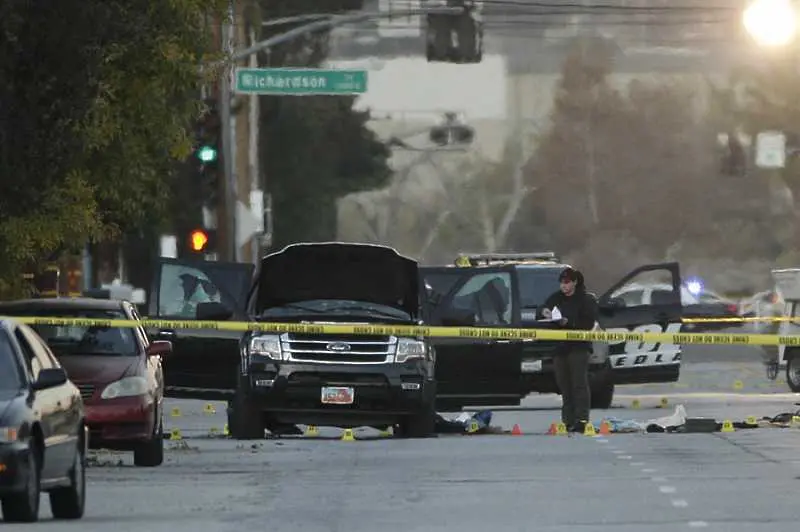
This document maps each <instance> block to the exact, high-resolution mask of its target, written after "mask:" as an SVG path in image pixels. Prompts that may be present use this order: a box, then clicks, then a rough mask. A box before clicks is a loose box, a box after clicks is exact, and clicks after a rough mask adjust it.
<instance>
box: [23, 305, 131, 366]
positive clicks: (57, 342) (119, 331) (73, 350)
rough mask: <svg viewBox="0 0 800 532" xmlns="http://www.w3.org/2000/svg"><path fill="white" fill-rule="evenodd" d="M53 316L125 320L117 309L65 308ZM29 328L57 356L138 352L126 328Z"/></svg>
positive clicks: (40, 311) (45, 311)
mask: <svg viewBox="0 0 800 532" xmlns="http://www.w3.org/2000/svg"><path fill="white" fill-rule="evenodd" d="M26 313H27V314H33V315H39V316H47V315H55V314H56V312H55V311H54V310H53V309H37V310H35V311H27V312H26ZM17 314H20V313H17ZM57 315H59V316H69V317H80V318H95V319H101V320H102V319H105V320H109V319H115V320H125V319H128V316H127V315H126V314H125V313H124V312H123V311H122V310H121V309H120V310H98V309H80V308H65V309H58V311H57ZM31 328H32V329H33V330H34V331H36V333H37V334H38V335H39V336H40V337H41V338H42V340H44V341H45V342H46V343H47V346H48V347H49V348H50V349H51V350H52V351H53V352H54V353H55V355H56V356H57V357H61V356H65V355H108V356H134V355H138V354H139V349H138V344H137V342H136V337H135V333H134V332H133V329H131V328H128V327H98V326H92V327H78V326H72V325H70V326H66V325H32V326H31Z"/></svg>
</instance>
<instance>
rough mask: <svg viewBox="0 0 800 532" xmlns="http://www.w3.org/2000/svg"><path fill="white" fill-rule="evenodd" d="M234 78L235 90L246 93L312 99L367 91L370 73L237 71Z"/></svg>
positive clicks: (293, 69) (316, 70) (309, 70)
mask: <svg viewBox="0 0 800 532" xmlns="http://www.w3.org/2000/svg"><path fill="white" fill-rule="evenodd" d="M234 77H235V80H234V81H235V82H234V84H233V86H234V91H235V92H238V93H243V94H279V95H283V96H308V95H318V94H328V95H346V94H363V93H365V92H367V71H366V70H335V69H325V68H237V69H236V70H235V73H234Z"/></svg>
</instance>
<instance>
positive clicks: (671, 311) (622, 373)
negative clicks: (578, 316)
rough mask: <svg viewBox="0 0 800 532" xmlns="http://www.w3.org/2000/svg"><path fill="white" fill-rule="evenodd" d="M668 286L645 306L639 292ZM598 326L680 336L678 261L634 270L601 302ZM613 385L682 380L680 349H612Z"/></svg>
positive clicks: (641, 345) (625, 345) (622, 345)
mask: <svg viewBox="0 0 800 532" xmlns="http://www.w3.org/2000/svg"><path fill="white" fill-rule="evenodd" d="M652 285H667V286H670V287H672V289H671V290H658V291H654V292H653V298H652V299H651V301H650V302H649V303H647V304H645V303H643V301H642V300H641V299H639V298H638V296H637V293H638V292H640V291H644V290H647V287H648V286H652ZM598 303H599V307H600V315H599V319H598V321H599V323H600V327H601V328H602V329H604V330H605V331H607V332H653V333H662V332H665V333H678V332H680V331H681V317H682V313H683V305H682V303H681V274H680V266H679V265H678V263H677V262H667V263H660V264H647V265H644V266H640V267H638V268H636V269H635V270H633V271H631V272H630V273H628V274H627V275H625V276H624V277H623V278H622V279H620V280H619V281H618V282H617V283H615V284H614V285H613V286H612V287H611V288H609V289H608V291H606V292H605V293H604V294H603V295H602V296H601V297H600V299H599V301H598ZM609 356H610V359H611V367H612V370H613V375H614V383H615V384H640V383H657V382H675V381H677V380H678V378H679V376H680V365H681V356H682V349H681V346H680V345H675V344H670V343H662V342H630V341H629V342H616V343H612V344H610V345H609Z"/></svg>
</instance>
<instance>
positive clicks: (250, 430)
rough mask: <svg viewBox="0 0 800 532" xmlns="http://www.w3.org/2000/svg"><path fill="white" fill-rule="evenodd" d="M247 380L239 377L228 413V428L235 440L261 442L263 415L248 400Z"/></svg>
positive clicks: (263, 426) (263, 427) (262, 437)
mask: <svg viewBox="0 0 800 532" xmlns="http://www.w3.org/2000/svg"><path fill="white" fill-rule="evenodd" d="M246 381H247V378H246V377H244V376H242V375H240V376H239V384H238V386H237V388H236V395H234V397H233V405H232V407H231V411H230V413H229V423H228V428H229V429H230V432H231V436H232V437H233V438H234V439H236V440H263V439H264V430H265V429H266V427H265V425H264V413H263V412H262V411H261V409H260V408H258V407H257V405H256V404H255V402H254V401H253V400H252V399H251V398H250V394H249V393H247V391H248V384H249V383H248V382H246Z"/></svg>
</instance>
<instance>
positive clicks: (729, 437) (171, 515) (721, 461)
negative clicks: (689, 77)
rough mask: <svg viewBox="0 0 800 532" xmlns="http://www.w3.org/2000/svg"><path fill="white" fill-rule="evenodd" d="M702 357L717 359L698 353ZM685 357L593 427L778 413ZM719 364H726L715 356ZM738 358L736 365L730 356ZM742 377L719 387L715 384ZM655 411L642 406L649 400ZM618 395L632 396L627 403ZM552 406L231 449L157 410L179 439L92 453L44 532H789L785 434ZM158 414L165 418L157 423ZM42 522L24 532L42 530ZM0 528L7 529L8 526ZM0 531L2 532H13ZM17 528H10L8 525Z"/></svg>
mask: <svg viewBox="0 0 800 532" xmlns="http://www.w3.org/2000/svg"><path fill="white" fill-rule="evenodd" d="M704 349H712V350H713V349H718V348H715V347H706V348H704ZM696 355H697V357H695V354H690V355H689V356H687V359H689V360H687V363H686V364H685V366H684V371H683V375H682V378H681V382H679V383H677V385H674V386H662V387H658V386H650V387H647V386H643V387H625V388H620V389H619V390H618V395H617V401H616V404H615V407H614V408H613V409H612V410H610V411H608V412H599V411H595V412H594V413H593V415H594V417H595V419H596V420H599V419H600V418H602V417H605V416H613V417H617V418H630V419H652V418H657V417H661V416H664V415H668V414H670V413H672V411H673V407H674V406H676V405H678V404H682V405H684V407H685V408H686V410H687V412H688V414H689V416H692V417H695V416H697V417H714V418H716V419H718V420H723V419H732V420H742V419H744V418H745V417H747V416H750V415H754V416H758V417H762V416H774V415H776V414H778V413H781V412H785V411H793V410H796V409H798V408H800V407H798V406H795V405H794V403H795V401H798V398H797V396H795V395H793V394H788V393H785V392H786V387H785V385H783V386H780V385H776V386H774V389H770V388H759V386H760V385H762V384H764V383H766V380H765V378H764V376H763V372H762V371H759V369H760V366H759V362H758V360H755V361H752V360H747V357H746V356H744V355H742V356H741V357H740V358H738V359H737V360H736V361H721V360H719V357H722V354H720V353H717V354H715V355H713V356H711V357H709V358H715V359H716V360H715V361H713V362H708V361H703V362H695V361H693V360H694V359H695V358H697V359H699V360H704V359H703V357H702V356H701V355H702V353H701V352H699V351H698V352H697V353H696ZM729 356H730V355H729ZM736 356H739V355H736ZM735 377H738V378H740V379H743V380H744V382H743V386H742V388H741V389H737V390H734V389H733V384H732V382H731V379H734V378H735ZM665 397H666V398H667V402H668V404H667V407H666V408H658V406H659V405H660V403H661V400H662V399H663V398H665ZM633 399H638V400H639V405H638V408H633V406H632V401H633ZM558 405H559V398H558V397H554V396H538V397H531V398H529V399H527V400H526V402H525V406H526V407H528V408H526V409H523V410H517V411H497V412H495V418H494V421H493V425H496V426H500V427H501V428H503V429H505V430H506V431H508V430H510V429H511V428H512V427H513V425H514V424H515V423H518V424H519V425H520V427H521V429H522V432H523V434H522V435H521V436H513V435H508V434H497V435H483V436H461V435H447V436H444V435H443V436H440V437H438V438H435V439H427V440H399V439H393V438H391V437H381V436H379V435H378V434H377V433H376V432H374V431H372V430H357V431H356V438H357V441H354V442H346V441H339V436H340V435H341V431H340V430H337V429H326V428H322V429H321V436H320V437H317V438H282V439H267V440H264V441H260V442H237V441H232V440H228V439H225V438H224V437H222V436H221V435H219V434H212V432H213V431H212V429H216V430H217V432H219V431H222V429H223V427H224V423H225V419H224V405H221V404H216V405H215V407H216V412H207V411H206V410H205V405H204V403H201V402H193V401H170V408H172V407H175V406H177V407H178V408H179V409H180V414H181V415H180V417H172V416H171V415H170V416H169V417H168V419H167V421H168V425H169V427H170V428H171V429H172V428H177V429H180V431H181V437H182V438H183V439H182V440H180V441H170V442H168V443H167V446H168V449H169V450H168V451H167V459H166V462H165V464H164V465H163V466H162V467H159V468H154V469H138V468H134V467H133V466H132V465H131V464H132V460H131V456H130V455H126V454H120V453H111V452H102V451H101V452H95V453H93V455H92V459H91V468H90V470H89V486H88V505H87V513H86V517H85V518H84V519H83V520H82V521H80V522H74V523H60V524H58V525H57V526H58V530H59V531H65V532H66V531H78V530H80V531H82V532H90V531H95V530H97V531H101V530H103V531H105V530H108V529H110V528H111V529H114V530H115V531H117V532H124V531H128V530H131V531H133V530H135V531H147V532H156V531H161V530H163V531H171V532H179V531H181V530H186V531H189V530H191V531H192V532H204V531H227V530H230V531H236V532H242V531H245V530H267V529H269V530H277V531H290V532H291V531H303V532H317V531H326V532H328V531H342V532H358V531H369V532H373V531H374V530H384V531H395V530H397V531H400V530H402V531H404V532H416V531H419V532H422V531H425V532H436V531H458V532H473V531H474V532H486V531H487V530H492V529H494V530H502V531H504V532H505V531H525V532H528V531H530V530H537V531H547V532H551V531H552V532H555V531H564V532H567V531H570V532H572V531H576V530H578V531H582V530H586V531H595V530H597V531H637V532H639V531H665V532H666V531H675V530H689V529H694V528H702V529H707V530H721V531H726V532H736V531H739V530H741V531H744V530H747V531H748V532H752V531H769V532H780V531H784V530H786V531H790V530H791V531H794V530H796V528H797V517H796V516H797V509H796V505H797V495H796V490H797V489H798V486H800V483H798V480H800V447H798V445H797V441H798V436H800V429H792V428H783V429H781V428H759V429H751V430H738V431H736V432H734V433H715V434H646V435H644V434H612V435H609V436H607V437H594V438H593V437H587V436H572V437H567V436H549V435H546V434H545V432H546V430H547V428H548V426H549V425H550V423H551V422H553V421H556V420H557V417H558V410H557V409H558ZM171 413H172V412H170V414H171ZM49 520H50V518H49V505H47V504H46V503H45V504H43V521H42V522H41V523H39V524H36V525H32V526H25V527H24V529H25V530H30V531H36V530H51V529H52V527H53V526H54V523H52V522H48V521H49ZM9 530H12V528H9ZM13 530H17V528H14V529H13ZM19 530H22V527H19Z"/></svg>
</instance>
